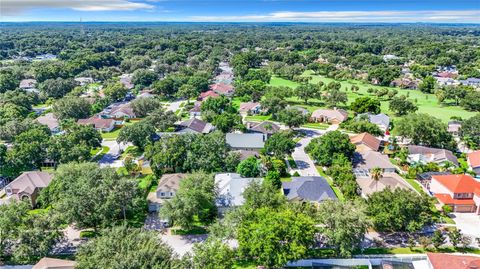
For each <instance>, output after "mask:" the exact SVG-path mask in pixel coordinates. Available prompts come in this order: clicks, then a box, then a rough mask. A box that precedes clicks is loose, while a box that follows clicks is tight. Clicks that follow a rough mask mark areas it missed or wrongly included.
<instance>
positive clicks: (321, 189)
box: [282, 177, 337, 203]
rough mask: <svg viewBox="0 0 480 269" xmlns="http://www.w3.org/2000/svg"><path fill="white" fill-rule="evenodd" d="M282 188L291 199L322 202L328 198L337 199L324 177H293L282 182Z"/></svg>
mask: <svg viewBox="0 0 480 269" xmlns="http://www.w3.org/2000/svg"><path fill="white" fill-rule="evenodd" d="M282 190H283V194H284V195H285V196H286V197H287V199H288V200H289V201H301V202H302V201H309V202H314V203H320V202H322V201H324V200H327V199H331V200H336V199H337V196H336V195H335V193H334V192H333V190H332V188H331V187H330V185H329V184H328V182H327V180H326V179H325V178H323V177H292V181H290V182H282Z"/></svg>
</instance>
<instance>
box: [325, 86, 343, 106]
mask: <svg viewBox="0 0 480 269" xmlns="http://www.w3.org/2000/svg"><path fill="white" fill-rule="evenodd" d="M323 99H324V100H325V104H326V105H327V106H328V107H336V106H337V105H338V103H343V104H346V103H347V101H348V98H347V93H346V92H342V91H340V90H336V89H331V90H329V91H327V94H326V95H325V96H324V97H323Z"/></svg>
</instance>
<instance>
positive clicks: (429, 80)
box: [418, 76, 436, 93]
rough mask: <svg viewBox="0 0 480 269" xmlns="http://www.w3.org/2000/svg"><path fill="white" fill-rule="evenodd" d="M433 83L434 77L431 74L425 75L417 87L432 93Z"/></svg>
mask: <svg viewBox="0 0 480 269" xmlns="http://www.w3.org/2000/svg"><path fill="white" fill-rule="evenodd" d="M435 83H436V82H435V79H434V78H433V77H432V76H426V77H425V78H424V79H423V80H422V82H420V84H419V85H418V89H419V90H420V91H421V92H424V93H433V90H434V89H435Z"/></svg>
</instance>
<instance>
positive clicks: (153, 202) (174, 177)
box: [147, 173, 187, 212]
mask: <svg viewBox="0 0 480 269" xmlns="http://www.w3.org/2000/svg"><path fill="white" fill-rule="evenodd" d="M186 176H187V174H182V173H176V174H164V175H163V176H162V177H161V178H160V180H159V183H158V187H157V190H156V191H155V192H150V193H149V194H148V198H147V200H148V211H149V212H158V211H159V210H160V207H161V206H162V204H163V203H164V202H165V201H166V200H168V199H171V198H173V197H174V196H175V194H176V193H177V191H178V188H179V187H180V182H181V181H182V180H183V179H184V178H185V177H186Z"/></svg>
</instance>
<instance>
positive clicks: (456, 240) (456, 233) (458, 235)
mask: <svg viewBox="0 0 480 269" xmlns="http://www.w3.org/2000/svg"><path fill="white" fill-rule="evenodd" d="M448 238H449V239H450V243H452V245H453V247H454V248H457V246H458V244H460V243H461V240H462V232H461V230H459V229H452V230H450V231H449V232H448Z"/></svg>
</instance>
